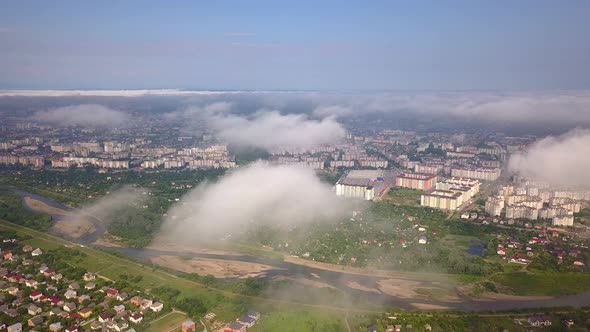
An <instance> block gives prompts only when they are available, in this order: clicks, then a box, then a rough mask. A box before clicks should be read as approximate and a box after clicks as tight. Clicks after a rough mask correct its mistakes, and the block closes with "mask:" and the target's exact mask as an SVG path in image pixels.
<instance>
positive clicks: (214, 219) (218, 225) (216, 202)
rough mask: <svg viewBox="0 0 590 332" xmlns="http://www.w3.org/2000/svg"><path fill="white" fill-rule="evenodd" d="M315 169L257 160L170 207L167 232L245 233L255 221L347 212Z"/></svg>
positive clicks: (290, 221)
mask: <svg viewBox="0 0 590 332" xmlns="http://www.w3.org/2000/svg"><path fill="white" fill-rule="evenodd" d="M345 204H346V202H345V201H343V200H341V199H338V198H337V197H336V195H334V193H333V192H332V191H331V188H330V186H329V185H327V184H325V183H322V182H321V181H320V180H319V179H318V178H317V177H316V176H315V174H314V172H313V171H312V170H309V169H304V168H300V167H296V166H292V165H291V166H286V165H282V166H278V165H270V164H268V163H263V162H257V163H254V164H252V165H250V166H247V167H244V168H240V169H237V170H235V171H233V172H232V173H230V174H228V175H226V176H225V177H223V178H222V179H221V180H219V182H217V183H215V184H205V185H202V186H200V187H199V188H196V189H195V190H194V191H192V192H190V193H188V194H187V195H185V196H184V197H182V198H181V201H180V202H179V203H178V204H177V205H175V206H173V207H172V208H171V209H170V210H169V211H168V212H167V214H168V219H167V220H166V221H165V222H164V224H163V226H162V235H163V236H164V237H169V238H172V239H175V241H183V240H184V241H192V240H195V239H197V238H202V239H209V240H211V239H212V237H216V238H218V237H221V236H224V235H227V234H230V233H231V234H233V235H234V236H235V235H236V234H239V233H240V232H241V231H242V230H243V229H244V228H246V227H245V226H246V225H249V224H250V223H262V224H264V223H271V224H273V225H276V226H285V227H293V226H296V225H299V224H302V223H307V222H312V221H327V220H334V218H337V217H339V216H341V215H342V214H343V213H347V210H346V208H345V206H346V205H345Z"/></svg>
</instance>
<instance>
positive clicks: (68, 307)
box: [63, 302, 76, 312]
mask: <svg viewBox="0 0 590 332" xmlns="http://www.w3.org/2000/svg"><path fill="white" fill-rule="evenodd" d="M63 309H64V311H65V312H73V311H74V310H76V304H75V303H74V302H67V303H66V304H64V306H63Z"/></svg>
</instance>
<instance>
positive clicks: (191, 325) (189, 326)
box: [181, 319, 197, 332]
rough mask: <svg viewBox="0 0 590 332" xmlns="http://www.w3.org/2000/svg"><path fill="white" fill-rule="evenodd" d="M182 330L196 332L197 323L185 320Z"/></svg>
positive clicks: (183, 331)
mask: <svg viewBox="0 0 590 332" xmlns="http://www.w3.org/2000/svg"><path fill="white" fill-rule="evenodd" d="M181 328H182V332H187V331H195V330H196V329H197V326H196V325H195V322H193V321H192V320H190V319H189V320H185V321H184V322H182V325H181Z"/></svg>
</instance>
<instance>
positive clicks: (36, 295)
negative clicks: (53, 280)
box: [29, 291, 43, 301]
mask: <svg viewBox="0 0 590 332" xmlns="http://www.w3.org/2000/svg"><path fill="white" fill-rule="evenodd" d="M42 296H43V293H41V292H40V291H34V292H32V293H31V295H29V298H31V301H39V300H40V299H41V297H42Z"/></svg>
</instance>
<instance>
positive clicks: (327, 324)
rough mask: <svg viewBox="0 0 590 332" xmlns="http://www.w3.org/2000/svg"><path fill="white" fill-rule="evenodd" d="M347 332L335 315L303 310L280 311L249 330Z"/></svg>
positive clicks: (256, 331) (254, 331)
mask: <svg viewBox="0 0 590 332" xmlns="http://www.w3.org/2000/svg"><path fill="white" fill-rule="evenodd" d="M341 316H344V314H342V315H341ZM345 330H346V328H345V327H344V322H343V321H342V319H340V318H338V317H335V316H334V315H326V314H322V313H321V312H313V313H312V312H309V311H302V310H297V311H280V312H278V313H276V314H274V315H272V316H270V317H264V318H263V319H261V320H260V322H259V323H258V324H256V325H254V326H253V327H252V328H250V329H248V331H250V332H259V331H260V332H262V331H265V332H266V331H282V332H300V331H309V332H341V331H345Z"/></svg>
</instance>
